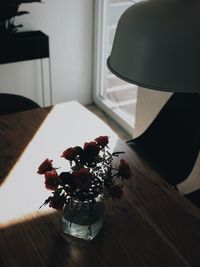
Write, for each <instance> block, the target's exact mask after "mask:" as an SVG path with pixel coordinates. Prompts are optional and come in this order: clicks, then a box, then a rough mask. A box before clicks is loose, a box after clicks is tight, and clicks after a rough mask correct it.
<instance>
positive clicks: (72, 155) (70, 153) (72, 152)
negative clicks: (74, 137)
mask: <svg viewBox="0 0 200 267" xmlns="http://www.w3.org/2000/svg"><path fill="white" fill-rule="evenodd" d="M78 153H79V148H78V147H76V146H75V147H70V148H68V149H66V150H65V151H64V152H63V154H62V155H61V157H63V158H65V159H67V160H75V159H76V157H77V155H78Z"/></svg>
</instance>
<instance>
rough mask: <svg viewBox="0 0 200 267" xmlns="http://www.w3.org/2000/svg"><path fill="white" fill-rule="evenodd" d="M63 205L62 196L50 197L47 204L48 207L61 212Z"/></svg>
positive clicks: (63, 197) (63, 199)
mask: <svg viewBox="0 0 200 267" xmlns="http://www.w3.org/2000/svg"><path fill="white" fill-rule="evenodd" d="M64 204H65V196H64V195H61V196H60V195H54V196H53V197H51V200H50V202H49V207H51V208H54V209H56V210H59V211H62V210H63V207H64Z"/></svg>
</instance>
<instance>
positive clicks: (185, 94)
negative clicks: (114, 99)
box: [107, 0, 200, 205]
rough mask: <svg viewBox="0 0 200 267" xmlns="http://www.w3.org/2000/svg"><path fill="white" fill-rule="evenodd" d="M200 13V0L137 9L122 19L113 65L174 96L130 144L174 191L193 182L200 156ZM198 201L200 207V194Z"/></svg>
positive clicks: (146, 3) (152, 0) (150, 1)
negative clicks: (179, 185) (183, 184)
mask: <svg viewBox="0 0 200 267" xmlns="http://www.w3.org/2000/svg"><path fill="white" fill-rule="evenodd" d="M199 14H200V1H198V0H193V1H188V0H165V1H163V0H143V1H140V2H138V3H136V4H133V5H132V6H131V7H130V8H128V9H127V10H126V11H125V12H124V13H123V14H122V16H121V18H120V20H119V23H118V25H117V29H116V33H115V37H114V42H113V46H112V50H111V54H110V56H109V58H108V60H107V65H108V68H109V69H110V71H111V72H112V73H114V74H115V75H116V76H118V77H119V78H121V79H123V80H125V81H127V82H129V83H133V84H136V85H139V86H142V87H143V88H149V89H154V90H160V91H168V92H174V94H172V96H171V98H170V99H169V100H168V102H167V103H166V104H165V105H164V107H163V108H162V109H161V111H160V113H159V114H158V116H157V117H156V118H155V119H154V121H153V122H152V123H151V125H150V126H149V127H148V128H147V129H146V130H145V131H144V133H143V134H141V135H140V136H139V137H137V138H135V139H132V140H130V141H128V144H129V145H130V146H132V147H133V148H134V149H135V150H136V151H137V152H138V153H139V154H140V155H141V156H142V157H143V158H144V159H145V160H146V161H148V162H149V163H150V164H151V166H152V167H153V168H154V169H155V170H156V171H158V172H159V173H160V174H161V175H162V177H163V178H164V179H165V180H166V181H167V182H168V183H170V184H171V185H174V186H176V185H177V184H180V183H181V182H183V181H184V180H186V179H187V177H188V176H189V174H190V173H191V171H192V169H193V168H194V166H195V162H196V161H197V157H198V155H199V148H200V94H199V92H200V19H199ZM199 179H200V177H199ZM199 187H200V183H199ZM198 199H199V205H200V190H199V197H198Z"/></svg>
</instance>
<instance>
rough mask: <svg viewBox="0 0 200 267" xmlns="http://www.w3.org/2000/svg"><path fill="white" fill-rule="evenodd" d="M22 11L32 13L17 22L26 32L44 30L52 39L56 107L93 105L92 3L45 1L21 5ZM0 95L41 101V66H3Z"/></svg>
mask: <svg viewBox="0 0 200 267" xmlns="http://www.w3.org/2000/svg"><path fill="white" fill-rule="evenodd" d="M21 10H26V11H29V12H30V14H28V15H24V16H21V17H18V18H17V19H16V24H17V23H19V24H20V23H22V24H23V25H24V27H23V31H26V30H41V31H43V32H44V33H46V34H47V35H48V36H49V38H50V54H51V71H52V72H51V73H52V88H53V103H59V102H63V101H69V100H77V101H79V102H81V103H82V104H88V103H90V102H91V101H92V100H91V95H92V53H93V0H44V3H33V4H24V5H21ZM0 91H1V92H2V91H4V92H5V91H6V92H15V93H21V94H22V93H23V94H25V95H27V96H29V97H31V98H32V99H35V100H38V99H41V76H40V62H39V61H38V60H36V61H29V62H22V63H21V62H20V63H14V64H13V63H11V64H5V65H0ZM24 92H25V93H24ZM39 102H40V103H41V101H39Z"/></svg>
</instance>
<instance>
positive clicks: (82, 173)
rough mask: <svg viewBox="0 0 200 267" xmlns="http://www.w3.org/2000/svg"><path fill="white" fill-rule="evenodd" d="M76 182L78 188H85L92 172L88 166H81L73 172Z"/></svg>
mask: <svg viewBox="0 0 200 267" xmlns="http://www.w3.org/2000/svg"><path fill="white" fill-rule="evenodd" d="M73 174H74V176H75V181H76V184H77V186H78V187H79V188H82V189H83V188H86V187H87V185H88V183H89V182H90V180H91V177H92V174H91V173H90V170H89V169H88V168H81V169H80V170H78V171H75V172H74V173H73Z"/></svg>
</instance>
